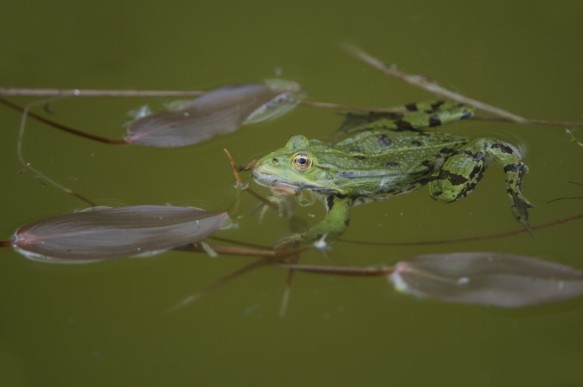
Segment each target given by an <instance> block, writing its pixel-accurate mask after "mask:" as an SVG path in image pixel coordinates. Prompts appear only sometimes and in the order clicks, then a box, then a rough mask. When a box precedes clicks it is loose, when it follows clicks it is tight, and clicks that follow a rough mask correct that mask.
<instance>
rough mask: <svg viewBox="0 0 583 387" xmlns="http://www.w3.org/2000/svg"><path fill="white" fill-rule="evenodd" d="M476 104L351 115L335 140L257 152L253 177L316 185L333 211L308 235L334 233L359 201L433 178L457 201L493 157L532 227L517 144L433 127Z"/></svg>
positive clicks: (294, 141)
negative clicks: (263, 152)
mask: <svg viewBox="0 0 583 387" xmlns="http://www.w3.org/2000/svg"><path fill="white" fill-rule="evenodd" d="M472 115H473V109H472V108H470V107H467V106H464V105H460V104H457V103H453V102H443V101H437V102H428V103H415V104H408V105H405V107H403V109H402V112H401V113H390V114H378V113H376V114H375V113H369V114H349V115H348V117H347V119H346V121H345V124H344V125H343V127H342V128H341V132H343V134H344V137H345V138H344V139H342V140H340V141H338V142H335V143H326V142H322V141H319V140H309V139H308V138H306V137H305V136H302V135H297V136H293V137H291V138H290V139H289V141H288V142H287V144H286V145H285V146H284V147H283V148H281V149H278V150H276V151H274V152H271V153H269V154H267V155H265V156H264V157H262V158H261V159H259V160H258V161H257V162H256V163H255V165H254V168H253V177H254V179H255V181H256V182H258V183H259V184H260V185H264V186H268V187H270V188H271V189H272V191H273V192H274V193H277V194H280V195H281V194H288V195H289V194H293V195H301V194H302V193H304V192H306V191H307V192H311V193H313V194H315V195H317V196H318V197H320V198H321V199H322V200H323V203H324V205H325V207H326V210H327V214H326V216H325V218H324V219H323V220H322V221H321V222H320V223H318V224H316V225H314V226H313V227H312V228H310V229H309V230H308V231H307V232H304V233H303V234H299V235H296V237H299V238H300V239H301V240H303V241H314V240H318V239H321V238H328V239H331V238H336V237H338V236H340V235H342V234H343V233H344V232H345V231H346V229H347V227H348V224H349V221H350V208H351V207H352V206H355V205H359V204H363V203H367V202H371V201H376V200H384V199H388V198H390V197H392V196H395V195H401V194H405V193H408V192H411V191H414V190H416V189H418V188H419V187H421V186H424V185H427V186H428V188H429V193H430V195H431V197H432V198H434V199H435V200H438V201H441V202H453V201H456V200H459V199H462V198H464V197H465V196H467V195H468V194H469V193H470V192H471V191H472V190H473V189H474V188H475V187H476V185H477V184H478V182H479V181H480V179H481V178H482V175H483V173H484V171H485V169H486V166H487V165H488V162H489V161H490V160H496V161H497V162H498V163H499V164H500V165H501V166H502V167H503V169H504V173H505V177H506V179H505V180H506V192H507V193H508V195H509V196H510V200H511V203H512V211H513V213H514V216H515V217H516V219H517V220H518V221H519V222H520V223H521V224H522V225H523V226H524V227H525V228H527V229H529V230H530V228H529V226H528V209H529V208H530V207H531V206H532V205H531V204H530V203H529V201H528V200H527V199H526V198H525V197H524V196H523V194H522V191H521V182H522V178H523V176H524V174H525V173H526V172H527V171H528V168H527V166H526V165H525V164H524V163H523V162H522V161H521V158H522V157H521V154H520V152H519V151H518V149H517V148H516V147H515V146H513V145H511V144H509V143H506V142H502V141H499V140H497V139H495V138H477V139H468V138H466V137H463V136H459V135H454V134H448V133H440V132H434V131H429V130H424V129H427V128H431V127H435V126H438V125H442V124H445V123H448V122H452V121H456V120H462V119H467V118H470V117H472Z"/></svg>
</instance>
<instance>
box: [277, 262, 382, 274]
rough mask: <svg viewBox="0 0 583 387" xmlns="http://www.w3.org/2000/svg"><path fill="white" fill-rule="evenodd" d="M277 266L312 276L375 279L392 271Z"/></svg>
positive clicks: (317, 266)
mask: <svg viewBox="0 0 583 387" xmlns="http://www.w3.org/2000/svg"><path fill="white" fill-rule="evenodd" d="M278 266H280V267H283V268H285V269H289V270H293V271H301V272H304V273H313V274H334V275H345V276H356V277H375V276H381V275H389V274H391V273H392V272H393V271H394V268H393V267H392V266H384V267H358V266H321V265H303V264H295V263H279V264H278Z"/></svg>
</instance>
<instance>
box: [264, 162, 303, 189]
mask: <svg viewBox="0 0 583 387" xmlns="http://www.w3.org/2000/svg"><path fill="white" fill-rule="evenodd" d="M253 179H254V180H255V182H257V184H259V185H261V186H263V187H268V188H270V189H272V190H273V189H275V190H278V191H281V192H293V193H294V194H295V193H297V192H299V191H301V189H302V188H303V187H302V186H301V185H299V184H290V183H288V182H283V181H281V180H279V179H278V178H277V177H276V176H274V175H271V174H269V173H264V172H262V171H261V170H259V169H257V168H254V169H253Z"/></svg>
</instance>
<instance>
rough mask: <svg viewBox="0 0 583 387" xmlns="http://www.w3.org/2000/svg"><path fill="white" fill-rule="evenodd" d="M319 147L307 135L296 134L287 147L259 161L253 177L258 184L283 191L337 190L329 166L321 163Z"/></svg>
mask: <svg viewBox="0 0 583 387" xmlns="http://www.w3.org/2000/svg"><path fill="white" fill-rule="evenodd" d="M316 148H317V146H314V144H310V140H308V139H307V138H306V137H305V136H301V135H299V136H293V137H291V138H290V139H289V140H288V142H287V144H285V146H284V147H283V148H280V149H278V150H276V151H275V152H271V153H269V154H267V155H265V156H263V157H262V158H260V159H259V160H257V163H256V164H255V167H254V168H253V177H254V179H255V181H256V182H257V183H258V184H261V185H263V186H267V187H270V188H272V189H275V190H277V191H280V192H286V191H287V192H293V193H298V192H300V191H301V190H304V189H307V190H312V191H330V190H331V189H332V190H333V187H331V186H330V185H331V181H330V178H329V176H328V173H327V171H326V169H325V168H322V167H321V166H320V165H318V159H317V156H316V155H315V154H314V153H315V152H317V149H316Z"/></svg>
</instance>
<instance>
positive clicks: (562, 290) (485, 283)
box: [389, 252, 583, 308]
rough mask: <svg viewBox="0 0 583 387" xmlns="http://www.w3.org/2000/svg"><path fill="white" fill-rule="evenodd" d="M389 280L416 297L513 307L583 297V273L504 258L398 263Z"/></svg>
mask: <svg viewBox="0 0 583 387" xmlns="http://www.w3.org/2000/svg"><path fill="white" fill-rule="evenodd" d="M389 279H390V281H391V282H392V283H393V284H394V285H395V288H396V289H397V290H400V291H402V292H404V293H408V294H412V295H415V296H421V297H428V298H433V299H437V300H441V301H449V302H461V303H467V304H478V305H494V306H500V307H509V308H512V307H522V306H528V305H537V304H543V303H549V302H559V301H563V300H568V299H570V298H574V297H578V296H581V295H583V272H581V271H578V270H576V269H573V268H571V267H569V266H565V265H560V264H557V263H553V262H548V261H544V260H541V259H537V258H532V257H526V256H520V255H511V254H503V253H487V252H469V253H449V254H448V253H445V254H431V255H420V256H416V257H413V258H411V259H408V260H407V261H402V262H399V263H398V264H397V265H396V266H395V271H394V272H393V273H392V274H391V275H390V276H389Z"/></svg>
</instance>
